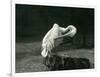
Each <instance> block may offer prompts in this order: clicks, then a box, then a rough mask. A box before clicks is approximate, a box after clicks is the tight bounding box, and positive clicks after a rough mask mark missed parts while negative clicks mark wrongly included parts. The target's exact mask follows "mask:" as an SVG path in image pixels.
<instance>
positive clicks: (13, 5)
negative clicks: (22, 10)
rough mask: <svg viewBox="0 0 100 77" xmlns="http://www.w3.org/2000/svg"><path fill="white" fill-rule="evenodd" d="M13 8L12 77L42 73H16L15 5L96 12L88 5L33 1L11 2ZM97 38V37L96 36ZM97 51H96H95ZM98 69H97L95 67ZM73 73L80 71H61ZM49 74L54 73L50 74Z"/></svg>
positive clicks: (19, 0) (17, 0)
mask: <svg viewBox="0 0 100 77" xmlns="http://www.w3.org/2000/svg"><path fill="white" fill-rule="evenodd" d="M11 4H12V6H11V8H12V65H11V66H12V71H11V72H12V76H16V75H34V74H38V73H40V72H31V73H20V74H19V73H15V4H28V5H45V6H48V5H49V6H62V7H82V8H94V10H95V6H87V5H78V4H76V5H73V4H66V3H65V4H62V3H61V4H60V3H49V2H48V3H46V2H43V3H42V2H36V1H33V0H12V2H11ZM94 37H95V36H94ZM94 50H95V49H94ZM95 68H96V67H95ZM72 71H74V72H75V71H76V72H79V71H80V70H71V71H70V70H68V71H61V72H68V73H69V72H72ZM81 71H83V72H84V71H86V72H87V71H94V69H88V70H87V69H86V70H81ZM56 72H57V73H59V71H56ZM42 73H44V74H45V73H47V72H41V74H42ZM48 73H49V74H50V73H52V72H48Z"/></svg>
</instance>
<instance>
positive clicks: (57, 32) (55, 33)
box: [41, 23, 77, 57]
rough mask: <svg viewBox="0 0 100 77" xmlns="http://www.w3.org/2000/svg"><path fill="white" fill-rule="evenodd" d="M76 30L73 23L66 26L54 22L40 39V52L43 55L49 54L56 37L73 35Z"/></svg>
mask: <svg viewBox="0 0 100 77" xmlns="http://www.w3.org/2000/svg"><path fill="white" fill-rule="evenodd" d="M76 32H77V29H76V28H75V27H74V26H73V25H69V26H68V27H67V28H63V27H60V26H59V25H58V24H56V23H55V24H54V25H53V27H52V28H51V29H50V30H49V31H48V32H47V33H46V35H45V36H44V38H43V40H42V52H41V55H42V56H43V57H47V56H50V53H51V50H52V49H53V48H54V43H55V41H56V39H59V38H63V37H66V36H69V37H73V36H74V35H75V34H76Z"/></svg>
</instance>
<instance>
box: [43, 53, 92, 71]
mask: <svg viewBox="0 0 100 77" xmlns="http://www.w3.org/2000/svg"><path fill="white" fill-rule="evenodd" d="M44 64H45V65H46V66H47V67H48V68H49V69H50V70H51V71H53V70H72V69H88V68H91V64H90V61H89V59H87V58H76V57H68V56H67V57H66V56H60V55H52V56H51V57H46V58H44Z"/></svg>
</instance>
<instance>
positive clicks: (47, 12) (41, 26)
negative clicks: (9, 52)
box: [16, 4, 94, 48]
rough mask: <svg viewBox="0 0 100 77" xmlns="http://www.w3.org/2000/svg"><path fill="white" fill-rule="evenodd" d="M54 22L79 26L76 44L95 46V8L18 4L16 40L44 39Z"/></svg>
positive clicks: (65, 25) (87, 46)
mask: <svg viewBox="0 0 100 77" xmlns="http://www.w3.org/2000/svg"><path fill="white" fill-rule="evenodd" d="M54 23H57V24H59V25H60V26H62V27H67V26H68V25H70V24H72V25H74V26H75V27H76V28H77V30H78V31H77V34H76V36H75V38H74V41H73V42H74V45H75V46H80V47H86V48H93V47H94V9H93V8H74V7H73V8H72V7H53V6H37V5H21V4H16V42H32V41H33V42H34V41H42V38H43V37H44V35H45V34H46V32H47V31H48V30H49V29H50V28H51V27H52V26H53V24H54Z"/></svg>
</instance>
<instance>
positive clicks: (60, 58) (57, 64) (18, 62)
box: [15, 4, 95, 73]
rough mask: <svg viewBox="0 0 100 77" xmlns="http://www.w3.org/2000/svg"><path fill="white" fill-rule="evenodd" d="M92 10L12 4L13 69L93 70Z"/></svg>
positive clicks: (16, 70)
mask: <svg viewBox="0 0 100 77" xmlns="http://www.w3.org/2000/svg"><path fill="white" fill-rule="evenodd" d="M94 11H95V9H94V8H88V7H87V8H86V7H85V8H84V7H68V6H49V5H48V6H47V5H32V4H15V72H16V73H29V72H47V71H69V70H83V69H94V68H95V60H94V54H95V50H94V44H95V43H94V26H95V25H94Z"/></svg>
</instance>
